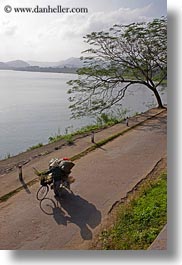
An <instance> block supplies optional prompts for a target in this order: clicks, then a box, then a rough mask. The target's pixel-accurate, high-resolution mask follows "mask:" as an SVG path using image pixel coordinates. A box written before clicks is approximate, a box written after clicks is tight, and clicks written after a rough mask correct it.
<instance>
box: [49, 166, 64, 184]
mask: <svg viewBox="0 0 182 265" xmlns="http://www.w3.org/2000/svg"><path fill="white" fill-rule="evenodd" d="M50 173H52V178H53V180H54V181H59V180H64V179H65V178H66V174H65V172H64V171H63V170H62V169H61V168H60V167H54V168H51V169H49V170H48V171H47V172H46V174H50Z"/></svg>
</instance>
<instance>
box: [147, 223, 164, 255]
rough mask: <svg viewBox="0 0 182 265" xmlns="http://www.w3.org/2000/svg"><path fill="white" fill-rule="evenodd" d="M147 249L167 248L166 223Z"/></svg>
mask: <svg viewBox="0 0 182 265" xmlns="http://www.w3.org/2000/svg"><path fill="white" fill-rule="evenodd" d="M148 250H167V224H166V225H165V226H164V228H163V229H162V231H161V232H160V234H159V235H158V236H157V238H156V239H155V240H154V242H153V243H152V244H151V246H150V247H149V248H148Z"/></svg>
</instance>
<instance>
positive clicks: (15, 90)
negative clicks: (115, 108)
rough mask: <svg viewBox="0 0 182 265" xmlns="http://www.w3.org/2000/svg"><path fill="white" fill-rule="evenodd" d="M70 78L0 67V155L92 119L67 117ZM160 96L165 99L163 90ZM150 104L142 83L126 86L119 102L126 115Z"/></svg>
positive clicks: (148, 93)
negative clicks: (139, 85) (140, 84)
mask: <svg viewBox="0 0 182 265" xmlns="http://www.w3.org/2000/svg"><path fill="white" fill-rule="evenodd" d="M70 79H75V75H73V74H57V73H31V72H18V71H8V70H7V71H6V70H1V71H0V84H1V86H0V95H1V96H0V159H2V158H3V157H4V156H6V155H7V154H11V155H13V154H17V153H19V152H21V151H23V150H26V149H27V148H28V147H30V146H32V145H35V144H37V143H47V142H48V138H49V136H53V135H54V134H56V133H58V132H59V133H62V134H64V133H65V128H67V127H69V130H74V129H76V128H79V127H81V126H84V125H88V124H90V123H93V119H91V118H84V119H78V120H70V110H69V109H68V106H69V102H68V95H67V90H68V85H67V84H66V82H67V81H68V80H70ZM136 88H137V89H136ZM136 91H137V92H136ZM136 95H137V96H136ZM162 98H163V102H164V103H166V102H167V96H166V93H164V92H163V95H162ZM154 106H156V101H155V98H154V96H153V95H152V93H151V92H150V91H149V90H148V89H146V88H145V87H140V89H138V87H133V88H132V89H130V90H128V92H127V94H126V97H125V99H124V101H123V103H122V109H128V111H129V112H128V115H132V114H134V113H136V112H143V111H145V110H147V109H148V108H151V107H154Z"/></svg>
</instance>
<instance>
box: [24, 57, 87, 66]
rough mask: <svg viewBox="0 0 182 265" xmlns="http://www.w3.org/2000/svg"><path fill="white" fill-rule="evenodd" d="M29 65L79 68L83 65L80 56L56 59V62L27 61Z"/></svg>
mask: <svg viewBox="0 0 182 265" xmlns="http://www.w3.org/2000/svg"><path fill="white" fill-rule="evenodd" d="M28 63H29V65H31V66H39V67H60V68H63V67H69V68H80V67H82V66H83V63H82V61H81V60H80V58H75V57H71V58H68V59H66V60H62V61H58V62H39V61H28Z"/></svg>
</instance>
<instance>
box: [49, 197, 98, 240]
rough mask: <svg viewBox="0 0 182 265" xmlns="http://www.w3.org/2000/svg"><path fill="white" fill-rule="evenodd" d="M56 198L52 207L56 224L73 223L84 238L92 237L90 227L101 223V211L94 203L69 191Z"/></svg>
mask: <svg viewBox="0 0 182 265" xmlns="http://www.w3.org/2000/svg"><path fill="white" fill-rule="evenodd" d="M56 200H57V206H56V207H54V208H53V217H54V219H55V221H56V222H57V224H62V225H67V224H68V223H74V224H76V225H77V226H78V227H79V228H80V234H81V236H82V238H83V239H84V240H90V239H92V231H91V229H93V228H95V227H96V226H98V225H99V224H100V223H101V212H100V211H99V210H98V209H97V208H96V207H95V205H93V204H92V203H89V202H88V201H87V200H85V199H83V198H82V197H80V196H79V195H75V194H73V193H71V194H70V193H69V192H66V193H64V197H62V198H56Z"/></svg>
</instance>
